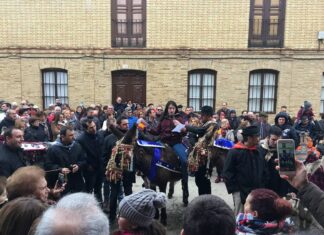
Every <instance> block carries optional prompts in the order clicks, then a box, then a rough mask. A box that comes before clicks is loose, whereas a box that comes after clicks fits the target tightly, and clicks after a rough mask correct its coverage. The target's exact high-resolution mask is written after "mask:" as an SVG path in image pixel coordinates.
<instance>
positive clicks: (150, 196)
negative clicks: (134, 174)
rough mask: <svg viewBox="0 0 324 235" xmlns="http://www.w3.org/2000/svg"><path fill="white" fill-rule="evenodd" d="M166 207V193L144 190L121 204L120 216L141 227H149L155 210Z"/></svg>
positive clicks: (128, 197) (127, 197)
mask: <svg viewBox="0 0 324 235" xmlns="http://www.w3.org/2000/svg"><path fill="white" fill-rule="evenodd" d="M165 206H166V196H165V193H157V192H155V191H153V190H151V189H144V190H142V191H140V192H137V193H134V194H131V195H129V196H126V197H124V198H123V200H122V201H121V202H120V203H119V216H120V217H123V218H125V219H127V220H128V221H129V222H131V223H133V224H136V225H138V226H141V227H148V226H149V225H150V224H151V223H152V221H153V219H154V216H155V209H156V208H162V207H165Z"/></svg>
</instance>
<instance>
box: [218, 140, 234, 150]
mask: <svg viewBox="0 0 324 235" xmlns="http://www.w3.org/2000/svg"><path fill="white" fill-rule="evenodd" d="M214 146H215V147H217V148H222V149H231V148H233V146H234V143H233V142H232V141H230V140H228V139H224V138H221V139H217V140H215V141H214Z"/></svg>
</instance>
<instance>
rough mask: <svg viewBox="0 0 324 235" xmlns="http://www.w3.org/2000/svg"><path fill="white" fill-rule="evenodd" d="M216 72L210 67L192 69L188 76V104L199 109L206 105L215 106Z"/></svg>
mask: <svg viewBox="0 0 324 235" xmlns="http://www.w3.org/2000/svg"><path fill="white" fill-rule="evenodd" d="M215 93H216V72H215V71H213V70H208V69H200V70H192V71H190V72H189V77H188V106H192V107H193V109H194V111H199V110H200V108H201V107H202V106H204V105H209V106H211V107H213V108H215V107H214V105H215V97H216V94H215Z"/></svg>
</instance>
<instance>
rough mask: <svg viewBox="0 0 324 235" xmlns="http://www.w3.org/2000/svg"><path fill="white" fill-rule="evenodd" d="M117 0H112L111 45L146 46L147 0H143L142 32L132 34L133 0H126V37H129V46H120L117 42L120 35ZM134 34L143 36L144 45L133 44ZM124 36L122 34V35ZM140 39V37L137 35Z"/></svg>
mask: <svg viewBox="0 0 324 235" xmlns="http://www.w3.org/2000/svg"><path fill="white" fill-rule="evenodd" d="M117 1H118V0H111V47H116V48H123V47H125V48H145V47H146V5H147V4H146V0H142V34H132V33H131V30H132V26H133V24H132V23H134V22H132V19H133V18H132V6H133V5H132V4H131V3H132V0H125V1H126V34H125V35H124V34H123V36H124V38H125V37H126V38H128V46H124V45H121V46H118V45H117V42H116V38H117V37H118V35H121V34H118V23H117V13H118V11H117ZM134 35H135V36H136V35H141V37H142V38H143V44H142V45H136V46H132V45H131V40H130V39H131V38H132V37H134ZM121 37H122V36H121ZM136 38H137V40H138V37H136Z"/></svg>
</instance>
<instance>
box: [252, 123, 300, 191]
mask: <svg viewBox="0 0 324 235" xmlns="http://www.w3.org/2000/svg"><path fill="white" fill-rule="evenodd" d="M280 139H282V131H281V129H280V128H279V127H277V126H271V127H270V130H269V135H268V136H267V137H266V138H265V139H264V140H261V141H260V144H259V146H258V149H259V151H260V153H261V155H262V157H263V158H264V159H265V160H266V163H267V168H268V172H269V181H268V184H267V185H266V188H268V189H271V190H273V191H274V192H276V193H277V194H278V195H279V196H280V197H284V196H286V195H287V194H288V193H291V192H294V193H296V192H297V191H296V189H294V188H293V187H291V186H290V184H289V183H288V182H287V181H286V180H284V179H282V178H281V177H280V175H279V173H278V171H277V170H276V166H277V165H278V164H277V162H276V160H277V159H278V151H277V142H278V141H279V140H280Z"/></svg>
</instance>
